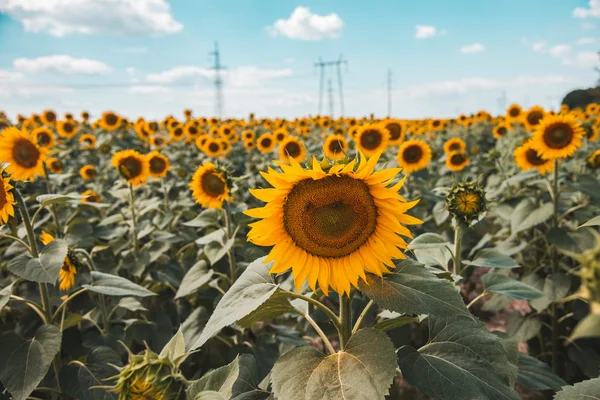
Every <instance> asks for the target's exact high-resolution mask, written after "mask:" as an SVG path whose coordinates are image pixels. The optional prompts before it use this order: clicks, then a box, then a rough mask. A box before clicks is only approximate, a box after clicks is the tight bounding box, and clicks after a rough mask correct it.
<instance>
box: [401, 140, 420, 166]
mask: <svg viewBox="0 0 600 400" xmlns="http://www.w3.org/2000/svg"><path fill="white" fill-rule="evenodd" d="M422 157H423V149H421V146H419V145H416V144H413V145H410V146H408V147H407V148H406V149H404V151H403V152H402V159H403V160H404V161H406V162H407V163H409V164H416V163H418V162H419V161H420V160H421V158H422Z"/></svg>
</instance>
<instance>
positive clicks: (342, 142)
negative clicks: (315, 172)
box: [323, 135, 348, 160]
mask: <svg viewBox="0 0 600 400" xmlns="http://www.w3.org/2000/svg"><path fill="white" fill-rule="evenodd" d="M323 151H324V152H325V157H327V158H328V159H330V160H339V159H341V158H344V156H345V155H346V153H348V142H347V141H346V138H345V137H343V136H342V135H331V136H327V138H326V139H325V143H324V144H323Z"/></svg>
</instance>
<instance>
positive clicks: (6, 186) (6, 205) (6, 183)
mask: <svg viewBox="0 0 600 400" xmlns="http://www.w3.org/2000/svg"><path fill="white" fill-rule="evenodd" d="M3 173H4V171H3V170H1V169H0V224H5V223H7V222H8V218H9V217H14V215H15V209H14V205H15V204H17V202H16V201H15V196H14V194H13V193H12V191H11V189H12V188H13V187H12V185H11V184H10V178H8V177H6V178H5V177H4V176H3Z"/></svg>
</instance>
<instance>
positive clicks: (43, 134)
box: [31, 127, 56, 149]
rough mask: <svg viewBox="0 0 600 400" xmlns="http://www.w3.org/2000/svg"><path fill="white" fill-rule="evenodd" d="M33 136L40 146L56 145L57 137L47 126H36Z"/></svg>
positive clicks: (48, 147) (46, 147) (51, 146)
mask: <svg viewBox="0 0 600 400" xmlns="http://www.w3.org/2000/svg"><path fill="white" fill-rule="evenodd" d="M31 137H32V138H33V140H34V141H35V142H36V143H37V145H38V146H39V147H42V148H45V149H51V148H53V147H54V143H55V141H56V140H55V139H54V134H53V133H52V131H51V130H50V129H48V128H46V127H41V128H35V129H34V130H33V131H32V132H31Z"/></svg>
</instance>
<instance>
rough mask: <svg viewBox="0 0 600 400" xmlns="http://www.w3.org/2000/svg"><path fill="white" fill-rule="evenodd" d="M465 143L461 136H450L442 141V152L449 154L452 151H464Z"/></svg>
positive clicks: (465, 148)
mask: <svg viewBox="0 0 600 400" xmlns="http://www.w3.org/2000/svg"><path fill="white" fill-rule="evenodd" d="M466 150H467V145H466V144H465V142H464V141H463V140H462V139H461V138H450V139H448V140H446V142H445V143H444V153H446V154H449V153H452V152H453V151H463V152H464V151H466Z"/></svg>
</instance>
